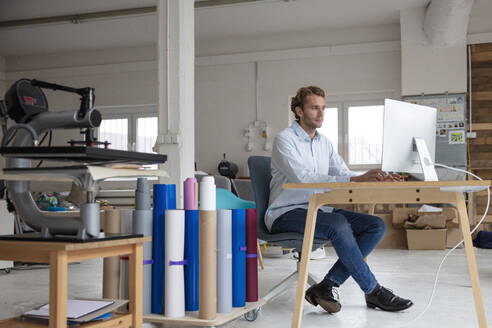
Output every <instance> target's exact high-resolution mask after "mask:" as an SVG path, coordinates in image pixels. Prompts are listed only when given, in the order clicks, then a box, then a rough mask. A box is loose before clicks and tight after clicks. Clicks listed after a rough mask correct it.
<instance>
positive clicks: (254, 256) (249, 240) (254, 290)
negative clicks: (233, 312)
mask: <svg viewBox="0 0 492 328" xmlns="http://www.w3.org/2000/svg"><path fill="white" fill-rule="evenodd" d="M257 238H258V231H257V223H256V209H255V208H247V209H246V302H256V301H258V250H257V247H256V242H257Z"/></svg>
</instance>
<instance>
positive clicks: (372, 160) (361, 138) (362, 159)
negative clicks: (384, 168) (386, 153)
mask: <svg viewBox="0 0 492 328" xmlns="http://www.w3.org/2000/svg"><path fill="white" fill-rule="evenodd" d="M347 111H348V131H347V132H348V139H349V140H348V155H349V156H348V163H349V164H350V165H368V164H369V165H370V164H381V155H382V149H383V111H384V106H383V105H378V106H348V110H347Z"/></svg>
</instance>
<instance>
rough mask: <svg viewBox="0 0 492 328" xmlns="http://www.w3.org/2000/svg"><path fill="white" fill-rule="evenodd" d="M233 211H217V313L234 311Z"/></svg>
mask: <svg viewBox="0 0 492 328" xmlns="http://www.w3.org/2000/svg"><path fill="white" fill-rule="evenodd" d="M231 232H232V211H231V210H217V312H219V313H227V312H231V311H232V254H231V249H232V235H231Z"/></svg>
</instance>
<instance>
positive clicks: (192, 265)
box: [184, 210, 199, 311]
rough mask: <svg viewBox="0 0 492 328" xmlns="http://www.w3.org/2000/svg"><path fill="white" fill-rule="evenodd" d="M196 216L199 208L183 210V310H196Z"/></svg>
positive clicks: (197, 276)
mask: <svg viewBox="0 0 492 328" xmlns="http://www.w3.org/2000/svg"><path fill="white" fill-rule="evenodd" d="M198 218H199V210H185V248H184V259H185V260H186V261H188V263H187V265H185V266H184V279H185V311H198V281H199V275H198V253H199V250H198Z"/></svg>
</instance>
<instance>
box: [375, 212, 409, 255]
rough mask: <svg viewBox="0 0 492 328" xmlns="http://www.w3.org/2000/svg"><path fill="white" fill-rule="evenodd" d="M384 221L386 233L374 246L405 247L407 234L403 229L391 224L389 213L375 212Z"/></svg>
mask: <svg viewBox="0 0 492 328" xmlns="http://www.w3.org/2000/svg"><path fill="white" fill-rule="evenodd" d="M376 215H377V216H379V217H380V218H381V219H382V220H383V221H384V223H386V234H385V235H384V238H383V240H381V241H380V242H379V244H378V245H377V247H376V248H383V249H385V248H391V249H395V248H396V249H406V248H407V236H406V234H405V230H404V229H396V228H395V227H393V224H392V215H391V214H376Z"/></svg>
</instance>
